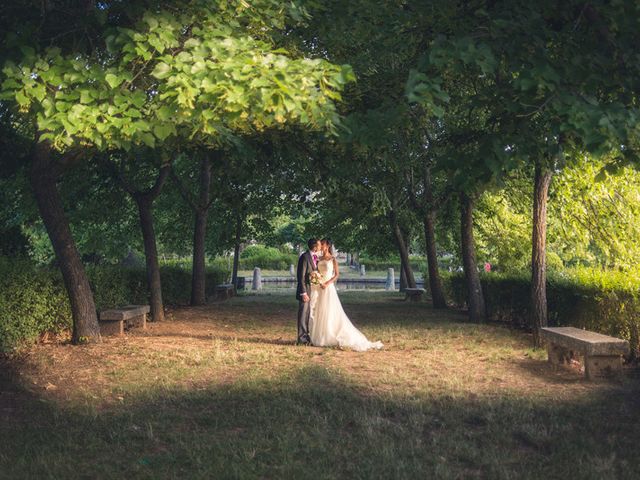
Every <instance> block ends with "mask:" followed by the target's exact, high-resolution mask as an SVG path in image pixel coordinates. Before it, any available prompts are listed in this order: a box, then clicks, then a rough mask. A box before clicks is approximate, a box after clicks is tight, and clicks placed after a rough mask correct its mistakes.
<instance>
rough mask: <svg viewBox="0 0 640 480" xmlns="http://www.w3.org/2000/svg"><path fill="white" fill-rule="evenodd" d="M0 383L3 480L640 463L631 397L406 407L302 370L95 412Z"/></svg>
mask: <svg viewBox="0 0 640 480" xmlns="http://www.w3.org/2000/svg"><path fill="white" fill-rule="evenodd" d="M0 382H1V383H0V386H1V387H2V392H3V393H2V397H0V398H5V399H8V398H9V397H5V395H6V392H12V394H11V395H13V397H12V398H13V400H10V401H8V402H7V403H6V405H7V406H6V407H4V408H8V409H9V410H3V418H2V420H3V422H2V425H0V435H1V437H2V438H1V440H2V444H3V445H4V447H3V449H2V450H1V451H0V472H1V473H2V475H0V476H2V477H3V478H125V477H126V478H154V479H156V478H314V479H322V478H363V479H371V478H544V477H548V478H559V477H561V476H562V477H565V476H566V477H567V478H581V479H589V478H594V479H596V478H597V479H601V478H634V477H635V474H636V473H637V471H638V466H639V465H638V458H637V438H638V435H639V434H640V422H638V420H639V418H638V407H640V405H639V404H638V400H637V391H636V392H632V391H627V392H622V393H617V394H616V395H610V394H609V395H607V394H606V392H605V394H597V395H596V396H592V397H591V398H582V399H575V401H571V402H558V401H550V400H548V399H547V400H540V399H537V400H533V399H527V398H522V397H520V398H513V397H503V398H495V397H493V398H484V397H479V396H474V397H473V398H468V397H467V398H460V397H453V396H439V395H433V396H429V395H425V396H422V397H419V398H415V397H411V398H407V397H401V396H393V395H384V396H380V395H376V394H373V393H372V392H371V391H368V390H362V389H359V388H358V387H356V386H355V385H351V384H349V383H347V382H345V381H344V380H343V379H341V378H340V377H338V376H336V375H335V374H331V373H329V372H328V371H327V370H325V369H323V368H321V367H304V368H301V369H300V370H299V371H297V373H295V374H293V375H291V376H283V377H281V378H278V379H277V380H272V381H268V380H246V381H240V382H238V383H235V384H226V385H217V386H216V385H212V386H210V387H208V388H205V389H199V390H189V389H175V388H162V387H161V386H158V387H157V388H156V389H154V390H151V391H142V392H140V393H139V394H138V396H137V397H135V398H126V399H124V400H123V401H122V403H120V404H117V405H111V406H104V405H103V406H102V407H100V408H98V407H97V406H96V405H98V404H99V403H100V402H99V401H96V402H95V405H93V406H92V404H90V403H88V404H84V405H65V406H60V405H59V404H53V403H51V402H47V401H42V398H40V397H38V396H37V395H35V394H33V393H29V392H27V391H26V390H25V389H24V388H23V387H22V386H21V385H20V383H19V381H17V378H16V377H15V376H12V375H11V374H10V370H8V369H7V368H4V369H3V373H2V375H1V380H0ZM634 395H636V396H635V397H634ZM3 405H4V403H3ZM9 405H13V407H10V406H9ZM11 408H13V409H11Z"/></svg>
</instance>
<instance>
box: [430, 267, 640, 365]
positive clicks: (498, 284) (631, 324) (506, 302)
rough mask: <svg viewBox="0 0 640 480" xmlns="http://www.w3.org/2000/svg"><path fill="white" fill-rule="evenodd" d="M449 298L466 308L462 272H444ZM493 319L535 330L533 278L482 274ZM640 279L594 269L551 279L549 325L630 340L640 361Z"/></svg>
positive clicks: (632, 349) (630, 275) (490, 315)
mask: <svg viewBox="0 0 640 480" xmlns="http://www.w3.org/2000/svg"><path fill="white" fill-rule="evenodd" d="M442 277H443V284H444V288H445V290H446V294H447V298H448V299H449V300H450V301H452V302H453V303H454V304H455V305H457V306H464V305H465V304H466V288H465V285H464V275H463V274H462V273H455V274H449V273H443V275H442ZM481 283H482V290H483V294H484V298H485V303H486V310H487V318H488V319H489V320H492V321H501V322H509V323H510V324H512V325H514V326H517V327H524V328H528V329H531V327H532V325H531V323H530V318H531V315H530V313H531V309H530V295H531V279H530V277H529V275H526V274H519V275H516V274H500V273H483V274H481ZM639 286H640V279H639V278H638V276H637V275H634V274H629V273H622V272H607V271H599V270H594V269H580V270H570V271H565V272H560V273H553V274H550V275H549V277H548V280H547V304H548V312H549V326H574V327H578V328H585V329H587V330H592V331H595V332H600V333H603V334H606V335H612V336H615V337H620V338H624V339H626V340H629V343H630V345H631V357H632V358H634V359H638V358H640V335H639V332H640V291H639Z"/></svg>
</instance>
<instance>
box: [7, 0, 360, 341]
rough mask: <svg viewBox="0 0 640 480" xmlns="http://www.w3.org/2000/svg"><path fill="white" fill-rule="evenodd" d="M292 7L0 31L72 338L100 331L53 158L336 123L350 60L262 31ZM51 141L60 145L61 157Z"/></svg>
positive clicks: (280, 23) (185, 10)
mask: <svg viewBox="0 0 640 480" xmlns="http://www.w3.org/2000/svg"><path fill="white" fill-rule="evenodd" d="M254 3H255V2H254ZM114 5H115V6H114ZM117 6H118V5H117V3H114V4H111V3H101V4H100V6H99V8H98V9H96V8H95V6H94V5H93V3H92V2H87V3H86V4H85V5H83V8H84V10H83V13H87V12H89V13H90V14H92V15H96V16H100V17H103V15H102V13H103V11H105V10H106V11H107V13H109V11H110V9H111V8H112V7H113V8H116V9H117ZM136 11H137V10H136ZM289 14H291V15H298V16H299V14H300V11H299V9H298V7H297V6H296V5H293V4H292V5H291V7H290V8H289V9H281V8H280V7H279V6H278V5H277V2H272V1H269V0H264V1H263V2H259V4H254V5H252V6H249V5H248V4H246V3H245V2H237V3H236V2H232V3H231V4H228V2H226V1H222V0H221V1H220V2H199V1H193V2H188V3H186V4H184V5H182V8H181V9H180V10H175V9H172V6H171V5H169V6H168V7H167V8H166V9H160V10H157V9H155V8H154V9H150V10H148V11H144V12H142V14H141V15H140V16H139V17H137V18H136V19H135V20H133V21H131V19H130V18H129V17H128V16H118V15H115V17H114V18H118V19H121V21H124V22H125V23H126V24H127V25H126V26H119V28H112V27H113V25H106V26H105V25H101V28H100V30H99V31H100V35H99V36H98V37H99V38H97V39H94V40H92V41H85V42H84V44H83V48H82V49H81V50H78V49H77V46H76V45H75V44H73V43H71V44H66V43H65V44H64V45H63V46H62V47H64V48H61V46H60V45H55V43H54V45H55V46H51V45H50V44H49V43H48V42H41V43H38V42H37V38H36V41H35V42H34V41H33V37H27V33H29V32H30V31H31V30H32V29H31V28H30V27H25V28H23V29H22V30H21V33H23V34H24V35H23V36H18V37H16V36H13V37H10V38H8V39H7V40H6V41H5V47H7V48H9V49H12V50H13V51H16V52H19V54H18V55H17V56H15V58H12V59H10V60H7V61H6V62H5V63H4V68H3V70H2V73H3V75H2V87H1V94H0V96H1V98H2V99H3V100H4V101H7V102H8V104H10V105H12V106H13V107H14V108H15V111H16V112H17V114H19V116H20V117H21V118H22V119H24V121H25V122H26V123H27V124H29V125H33V144H34V145H36V146H35V147H34V149H33V154H32V155H31V163H32V165H33V167H32V168H31V177H32V185H33V187H34V193H35V195H36V196H37V203H38V206H39V209H40V212H41V215H42V217H43V219H45V225H46V227H47V231H48V233H49V236H50V238H51V241H52V244H53V246H54V250H55V251H56V255H57V257H58V259H59V261H60V264H61V265H68V266H69V267H68V268H67V269H66V270H63V275H64V276H65V284H66V285H67V288H68V291H69V295H70V298H71V303H72V310H73V317H74V325H76V330H77V335H74V340H75V341H78V340H79V338H80V337H82V338H85V339H89V340H91V339H98V338H99V334H98V329H97V319H96V314H95V308H94V306H93V299H92V295H91V291H90V288H89V285H88V281H87V280H86V275H85V274H84V270H83V267H82V263H81V261H80V257H79V255H78V252H77V248H75V246H74V242H73V237H72V236H71V231H70V229H69V228H68V221H67V219H66V218H65V217H64V211H63V210H62V207H61V206H62V202H61V201H60V198H59V194H58V192H57V190H56V188H55V186H56V180H57V178H58V177H59V175H60V174H61V168H60V166H67V165H69V164H71V163H73V162H74V161H75V160H77V159H78V158H82V157H88V156H91V155H92V152H93V151H95V150H100V151H112V150H125V151H128V150H131V149H132V148H133V147H134V146H138V145H146V146H147V147H149V148H155V147H157V146H160V145H161V144H165V145H167V144H175V142H176V140H177V139H190V138H191V139H193V138H196V139H198V141H200V142H204V143H206V142H208V141H211V139H214V140H213V141H214V142H219V139H220V138H228V137H230V136H232V135H233V134H234V133H238V132H245V131H262V130H264V129H265V128H272V127H274V126H276V127H277V126H278V125H282V124H284V123H286V122H288V121H296V122H300V123H302V124H304V125H308V126H310V127H312V128H327V129H329V130H331V129H334V128H335V125H336V124H337V123H338V119H339V116H338V114H337V112H336V109H335V107H334V104H333V100H338V99H339V98H340V95H339V91H340V89H341V88H342V87H343V86H344V85H345V84H346V83H348V82H349V81H351V80H352V79H353V75H352V73H351V70H350V69H349V67H347V66H343V67H336V66H333V65H330V64H329V63H328V62H326V61H323V60H311V59H292V58H290V57H289V56H287V52H286V51H283V50H278V49H276V48H275V47H274V46H273V45H272V44H271V43H269V42H268V41H267V40H266V39H267V37H268V33H267V32H269V31H270V30H271V29H273V28H274V27H275V28H282V27H284V25H285V18H286V17H287V15H289ZM29 20H30V21H33V18H30V19H29ZM129 23H130V25H129ZM253 33H255V36H251V34H253ZM259 37H263V38H259ZM102 38H103V39H104V41H102ZM47 40H48V39H47ZM12 47H13V48H12ZM211 105H216V108H214V109H212V108H210V106H211ZM54 151H60V152H62V153H63V156H62V157H61V158H62V160H60V161H59V160H58V159H57V158H56V156H55V155H54V154H53V152H54ZM69 245H72V246H73V247H69ZM65 268H66V267H65Z"/></svg>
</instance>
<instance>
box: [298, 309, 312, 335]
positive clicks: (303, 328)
mask: <svg viewBox="0 0 640 480" xmlns="http://www.w3.org/2000/svg"><path fill="white" fill-rule="evenodd" d="M310 316H311V301H309V302H303V301H300V306H299V307H298V342H302V343H306V342H308V341H310V340H311V339H310V337H309V317H310Z"/></svg>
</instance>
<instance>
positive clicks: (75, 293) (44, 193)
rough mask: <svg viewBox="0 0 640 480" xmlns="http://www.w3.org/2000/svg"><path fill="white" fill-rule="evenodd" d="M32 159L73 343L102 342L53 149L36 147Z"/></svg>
mask: <svg viewBox="0 0 640 480" xmlns="http://www.w3.org/2000/svg"><path fill="white" fill-rule="evenodd" d="M31 160H32V163H31V169H30V171H29V180H30V183H31V187H32V189H33V194H34V196H35V199H36V203H37V205H38V210H39V212H40V216H41V217H42V220H43V222H44V225H45V227H46V229H47V234H48V235H49V239H50V240H51V244H52V246H53V250H54V252H55V254H56V258H57V260H58V263H59V265H60V270H61V271H62V278H63V280H64V285H65V287H66V289H67V294H68V295H69V302H70V304H71V315H72V317H73V334H72V342H73V343H75V344H77V343H85V342H99V341H100V326H99V325H98V317H97V314H96V306H95V303H94V300H93V293H92V291H91V286H90V285H89V279H88V278H87V274H86V272H85V269H84V265H83V264H82V259H81V257H80V253H79V252H78V249H77V247H76V244H75V241H74V239H73V235H72V234H71V228H70V227H69V221H68V219H67V217H66V215H65V213H64V208H63V205H62V199H61V198H60V193H59V192H58V188H57V186H56V181H57V179H58V176H59V174H60V170H59V165H57V164H56V163H55V161H54V160H53V159H52V158H51V147H50V146H49V144H48V143H46V142H41V143H38V144H36V145H35V147H34V150H33V152H32V155H31Z"/></svg>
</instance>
